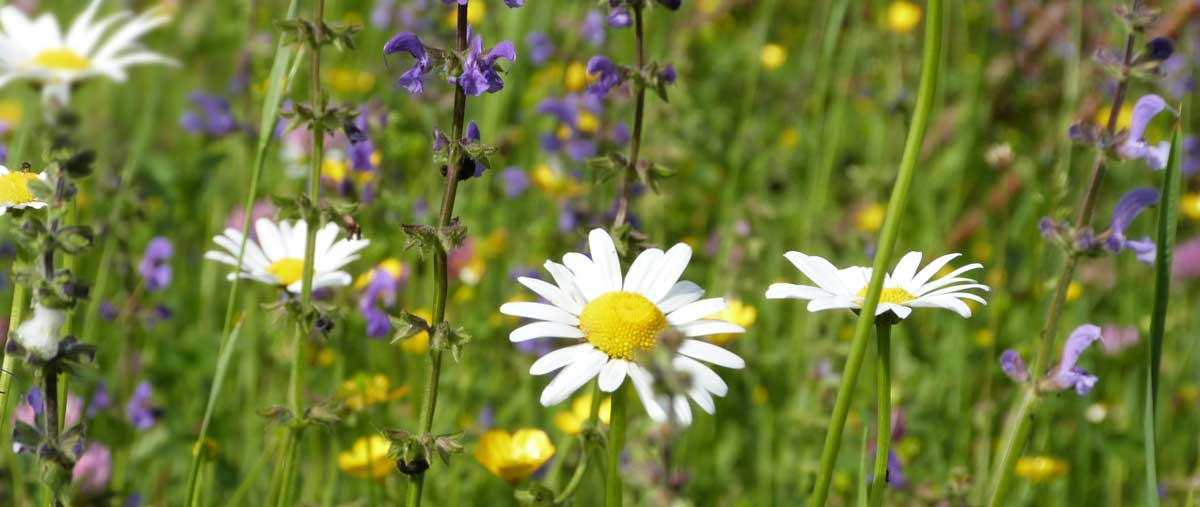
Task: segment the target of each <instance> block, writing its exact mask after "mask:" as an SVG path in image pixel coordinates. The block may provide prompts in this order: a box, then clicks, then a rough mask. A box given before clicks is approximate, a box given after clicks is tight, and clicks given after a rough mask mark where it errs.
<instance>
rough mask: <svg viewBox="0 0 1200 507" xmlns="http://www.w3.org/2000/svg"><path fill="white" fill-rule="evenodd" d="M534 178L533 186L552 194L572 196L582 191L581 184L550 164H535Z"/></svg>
mask: <svg viewBox="0 0 1200 507" xmlns="http://www.w3.org/2000/svg"><path fill="white" fill-rule="evenodd" d="M532 179H533V186H535V187H537V188H538V190H541V191H542V192H545V193H546V194H548V195H551V196H564V197H570V196H573V195H576V194H577V193H579V191H580V187H579V185H578V184H577V183H575V182H574V181H572V180H571V178H570V177H568V176H567V175H565V174H563V173H562V171H559V170H557V169H554V168H552V167H550V166H549V165H548V164H544V163H543V164H538V165H536V166H534V168H533V174H532Z"/></svg>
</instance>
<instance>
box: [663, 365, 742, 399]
mask: <svg viewBox="0 0 1200 507" xmlns="http://www.w3.org/2000/svg"><path fill="white" fill-rule="evenodd" d="M671 365H672V366H674V367H675V368H676V369H678V370H682V371H685V372H687V373H688V374H689V375H691V376H692V384H693V385H695V386H696V387H699V388H700V389H703V390H704V391H706V392H710V393H713V394H715V395H717V396H725V394H726V393H728V392H729V385H728V384H726V383H725V381H724V380H722V379H721V376H720V375H717V372H715V371H713V370H712V368H709V367H708V366H707V365H705V364H704V363H701V362H700V361H697V360H695V359H692V358H690V357H687V356H680V355H677V356H675V357H674V358H673V359H672V360H671Z"/></svg>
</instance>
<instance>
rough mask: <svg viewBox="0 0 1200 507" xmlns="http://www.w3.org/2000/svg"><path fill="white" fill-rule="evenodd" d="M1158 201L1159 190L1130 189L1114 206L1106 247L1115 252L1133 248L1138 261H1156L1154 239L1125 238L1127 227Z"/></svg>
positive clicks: (1148, 188)
mask: <svg viewBox="0 0 1200 507" xmlns="http://www.w3.org/2000/svg"><path fill="white" fill-rule="evenodd" d="M1156 203H1158V190H1155V189H1153V188H1150V187H1143V188H1135V189H1133V190H1130V191H1129V192H1127V193H1126V194H1125V195H1123V196H1121V199H1120V200H1118V201H1117V205H1116V206H1115V207H1113V213H1112V225H1110V226H1109V236H1108V240H1107V241H1106V242H1105V245H1104V246H1105V247H1106V248H1108V249H1109V250H1110V251H1113V252H1120V251H1122V250H1125V249H1129V250H1133V252H1134V254H1135V255H1136V256H1137V259H1138V261H1141V262H1143V263H1146V264H1153V263H1154V250H1155V249H1154V241H1152V240H1151V239H1150V238H1142V239H1136V240H1130V239H1126V238H1125V229H1127V228H1129V224H1130V222H1133V219H1134V218H1136V217H1137V216H1138V214H1139V213H1141V212H1142V210H1144V209H1146V208H1148V207H1150V206H1153V205H1155V204H1156Z"/></svg>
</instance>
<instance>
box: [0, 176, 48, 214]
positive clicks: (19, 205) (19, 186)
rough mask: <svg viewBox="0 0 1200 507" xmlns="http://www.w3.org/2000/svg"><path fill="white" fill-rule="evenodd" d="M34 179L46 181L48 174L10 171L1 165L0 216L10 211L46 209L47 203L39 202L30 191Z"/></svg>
mask: <svg viewBox="0 0 1200 507" xmlns="http://www.w3.org/2000/svg"><path fill="white" fill-rule="evenodd" d="M34 179H39V180H42V181H46V173H45V172H42V173H36V174H35V173H30V172H24V171H9V170H8V168H7V167H4V166H2V165H0V215H3V214H5V213H7V212H8V210H10V209H24V208H35V209H36V208H45V207H46V203H44V202H42V201H39V200H37V199H36V198H35V197H34V196H33V193H32V192H30V191H29V182H30V181H31V180H34Z"/></svg>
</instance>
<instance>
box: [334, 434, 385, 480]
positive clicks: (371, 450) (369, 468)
mask: <svg viewBox="0 0 1200 507" xmlns="http://www.w3.org/2000/svg"><path fill="white" fill-rule="evenodd" d="M390 446H391V443H389V442H388V441H387V439H386V438H383V437H382V436H380V435H371V436H369V437H363V438H360V439H358V440H355V441H354V445H353V446H351V447H350V450H348V451H342V452H339V453H338V468H339V469H341V470H342V471H343V472H346V473H347V474H350V475H352V476H354V477H359V478H363V479H366V478H370V479H382V478H384V477H387V476H388V474H390V473H392V469H393V468H395V466H396V465H395V464H394V463H392V460H391V459H388V447H390Z"/></svg>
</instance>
